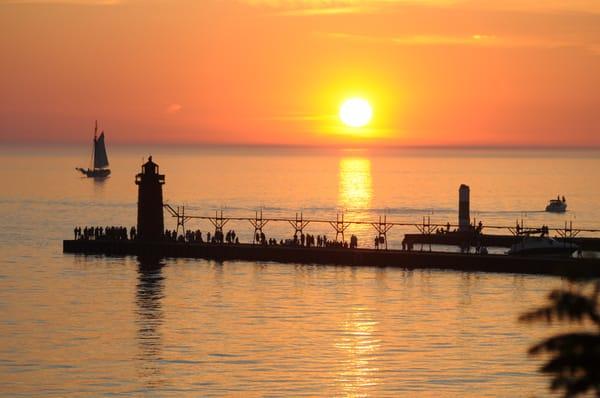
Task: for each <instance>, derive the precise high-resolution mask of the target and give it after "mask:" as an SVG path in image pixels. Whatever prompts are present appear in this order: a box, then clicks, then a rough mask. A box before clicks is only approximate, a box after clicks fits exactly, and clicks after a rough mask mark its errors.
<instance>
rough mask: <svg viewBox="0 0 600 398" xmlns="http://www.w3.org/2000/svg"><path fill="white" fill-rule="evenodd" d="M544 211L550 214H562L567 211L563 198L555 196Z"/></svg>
mask: <svg viewBox="0 0 600 398" xmlns="http://www.w3.org/2000/svg"><path fill="white" fill-rule="evenodd" d="M546 211H547V212H550V213H564V212H565V211H567V201H566V200H565V197H564V196H563V197H562V199H561V198H560V196H557V197H556V199H551V200H550V201H549V202H548V205H547V206H546Z"/></svg>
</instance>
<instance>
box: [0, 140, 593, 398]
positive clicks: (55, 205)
mask: <svg viewBox="0 0 600 398" xmlns="http://www.w3.org/2000/svg"><path fill="white" fill-rule="evenodd" d="M82 151H83V152H84V151H85V149H57V148H54V149H36V150H29V149H10V150H8V149H2V156H1V157H0V177H2V181H4V183H5V185H4V186H5V189H3V190H2V191H1V192H0V224H1V225H2V226H3V228H1V229H0V251H1V254H2V256H1V257H0V315H1V317H0V394H2V395H4V396H21V395H23V396H31V395H38V396H97V395H130V396H140V395H150V396H213V395H243V396H263V395H266V396H269V395H270V396H280V395H288V396H301V395H304V396H435V397H438V396H473V397H479V396H545V395H547V384H548V380H547V379H546V378H544V377H543V376H541V375H539V374H538V373H537V372H536V369H537V367H538V366H539V364H540V361H539V360H538V359H532V358H529V357H527V354H526V350H527V348H528V347H529V346H530V345H531V344H532V343H533V342H535V341H537V340H539V339H540V338H541V337H544V336H548V335H549V334H552V333H555V332H557V331H558V330H563V329H562V328H564V327H562V328H561V327H560V326H551V327H548V326H545V325H535V324H532V325H528V324H520V323H518V322H517V317H518V315H519V314H520V313H521V312H523V311H525V310H527V309H530V308H532V307H534V306H536V305H539V304H541V303H542V302H543V301H544V297H545V296H546V294H547V293H548V291H549V290H550V289H552V288H556V287H560V286H565V285H566V284H567V282H566V281H563V280H561V279H558V278H550V277H534V276H515V275H497V274H478V273H459V272H446V271H406V270H402V269H392V268H369V267H364V268H351V267H333V266H307V265H282V264H275V263H249V262H224V263H218V262H211V261H203V260H173V259H167V260H163V261H152V260H138V259H136V258H131V257H127V258H104V257H101V256H79V255H64V254H62V248H61V240H62V239H64V238H70V237H71V236H72V229H73V226H74V225H75V224H79V225H89V224H101V225H132V224H133V223H134V222H135V216H136V205H135V204H136V200H137V197H136V187H135V185H134V184H133V177H134V174H135V173H136V172H137V171H138V168H139V165H140V163H141V157H142V156H143V155H147V153H146V152H144V153H138V152H136V151H134V150H132V149H118V148H116V149H114V150H112V151H111V150H110V148H109V156H110V157H111V163H112V165H111V166H112V168H113V176H112V177H111V178H109V179H107V180H106V181H104V182H94V181H91V180H87V179H81V178H79V177H78V176H77V175H76V174H75V171H74V169H73V168H74V167H75V166H77V165H81V164H83V165H85V162H86V159H85V154H82ZM153 154H154V158H155V160H156V161H157V163H159V165H160V166H161V171H162V172H164V173H166V175H167V184H166V185H165V197H166V198H167V199H168V200H169V202H170V203H172V204H174V205H177V204H185V205H186V209H188V208H189V209H190V210H189V211H190V212H195V213H197V214H202V215H209V214H212V213H211V212H214V211H215V210H216V209H221V208H223V210H224V212H225V214H226V215H227V214H230V215H246V216H250V215H254V211H255V210H256V209H258V208H259V207H263V211H264V213H265V216H277V217H280V216H292V217H293V216H294V214H295V213H296V212H303V214H304V215H305V216H319V217H323V218H327V217H333V218H335V215H336V213H337V212H338V211H341V210H342V209H344V210H345V211H346V213H345V214H346V217H348V218H351V219H361V220H371V219H374V218H376V217H378V216H379V215H383V214H386V215H387V216H388V218H390V219H392V220H413V221H420V220H421V219H422V217H423V216H429V217H431V218H432V221H440V222H446V221H451V222H454V221H453V220H454V219H455V218H456V202H457V188H458V185H459V184H460V183H467V184H470V186H471V190H472V205H471V207H472V209H473V215H474V216H476V217H477V218H480V219H483V220H484V222H485V223H486V224H502V225H504V224H506V225H508V224H511V225H512V224H513V223H514V220H515V219H516V218H517V217H518V218H521V217H523V218H524V220H525V221H526V223H528V224H532V225H534V224H537V223H542V222H543V223H546V224H549V225H551V226H552V225H558V226H560V225H562V224H564V222H565V221H574V223H575V225H579V226H587V227H591V226H598V225H599V224H600V211H599V210H598V207H597V206H595V204H597V199H598V198H599V197H600V188H599V187H598V185H597V184H590V182H591V181H598V180H599V178H598V177H599V175H598V174H599V173H600V156H598V154H597V153H595V152H572V153H561V154H557V153H543V152H542V153H540V152H536V153H533V154H531V153H525V152H517V153H508V152H498V151H492V152H485V151H484V152H444V151H433V152H431V151H429V152H428V151H420V152H419V151H412V152H411V151H408V152H390V153H383V154H374V153H370V152H364V151H351V152H348V151H343V152H337V151H328V152H316V153H313V152H304V151H299V150H294V151H291V150H285V151H283V152H281V150H274V149H270V150H254V149H253V150H247V149H235V150H232V149H227V150H225V149H221V150H216V151H215V150H213V151H207V150H194V149H188V150H185V151H176V150H172V149H171V150H162V151H161V150H155V151H153ZM558 193H560V194H561V195H562V194H564V195H565V196H567V200H568V202H569V208H570V211H569V212H567V214H565V215H550V214H546V213H544V212H540V211H539V210H540V209H543V207H544V206H545V203H546V201H547V200H548V199H550V198H551V197H553V196H555V195H556V194H558ZM229 225H231V228H234V229H236V231H237V232H238V234H239V235H240V236H241V239H242V240H243V241H244V240H245V241H247V240H248V239H251V234H252V229H251V227H250V225H249V224H248V225H246V224H244V223H243V222H238V223H234V222H232V223H231V224H229ZM229 225H228V226H229ZM173 227H174V223H173V222H172V220H171V219H167V228H173ZM190 227H193V228H200V229H202V230H203V231H208V230H209V227H210V224H208V222H207V221H205V220H202V221H193V222H192V224H191V225H190ZM311 228H312V229H311ZM327 228H328V227H327V225H320V224H314V225H311V226H309V231H310V232H312V233H329V234H330V233H331V230H330V228H329V230H328V229H327ZM369 228H370V227H369V226H368V225H366V226H355V227H351V229H350V231H349V233H356V234H357V235H358V236H359V243H361V244H363V245H365V244H366V243H364V242H368V241H370V237H371V236H372V235H373V233H372V230H370V229H369ZM392 231H394V230H392ZM265 232H266V233H267V235H268V236H275V237H278V238H279V237H282V238H283V237H286V236H289V235H290V234H291V228H290V226H289V225H284V224H277V223H273V224H269V226H268V227H267V228H266V230H265ZM402 232H403V231H400V230H399V231H396V232H395V234H392V235H391V236H390V243H391V244H392V246H393V245H397V244H398V242H399V241H400V240H401V235H402Z"/></svg>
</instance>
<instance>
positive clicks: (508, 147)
mask: <svg viewBox="0 0 600 398" xmlns="http://www.w3.org/2000/svg"><path fill="white" fill-rule="evenodd" d="M0 145H2V146H6V147H11V148H56V147H82V146H87V145H89V143H84V142H56V141H54V142H41V143H31V142H11V141H8V142H1V141H0ZM110 146H111V147H126V148H131V147H135V146H140V147H147V146H152V147H156V146H164V147H168V148H179V147H194V148H198V147H206V148H248V149H252V148H256V149H259V148H263V149H265V148H273V149H277V148H279V149H375V150H394V149H395V150H398V149H421V150H427V149H429V150H550V151H560V150H585V151H590V150H600V145H530V144H525V145H517V144H506V145H502V144H501V145H498V144H490V145H486V144H475V145H465V144H457V145H453V144H439V145H427V144H424V145H401V144H398V145H375V144H363V145H359V144H356V143H354V144H349V145H342V144H321V145H318V144H275V143H217V142H188V143H166V142H120V143H117V144H111V145H110Z"/></svg>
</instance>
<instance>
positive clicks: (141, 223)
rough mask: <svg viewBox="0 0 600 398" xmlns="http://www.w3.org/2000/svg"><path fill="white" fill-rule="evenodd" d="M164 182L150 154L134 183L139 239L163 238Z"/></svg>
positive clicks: (153, 239) (152, 239)
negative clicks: (135, 186) (135, 187)
mask: <svg viewBox="0 0 600 398" xmlns="http://www.w3.org/2000/svg"><path fill="white" fill-rule="evenodd" d="M164 183H165V176H164V174H158V165H157V164H156V163H154V162H153V161H152V156H150V157H149V158H148V161H147V162H146V163H145V164H144V165H142V172H141V173H139V174H137V175H136V176H135V184H136V185H137V186H138V213H137V235H138V239H140V240H144V241H159V240H162V239H163V234H164V230H165V222H164V218H163V196H162V186H163V184H164Z"/></svg>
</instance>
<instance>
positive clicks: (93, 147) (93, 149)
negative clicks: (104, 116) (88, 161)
mask: <svg viewBox="0 0 600 398" xmlns="http://www.w3.org/2000/svg"><path fill="white" fill-rule="evenodd" d="M97 139H98V120H96V122H95V123H94V145H92V167H91V169H92V170H93V169H94V168H95V167H94V156H95V154H96V140H97Z"/></svg>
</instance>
